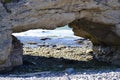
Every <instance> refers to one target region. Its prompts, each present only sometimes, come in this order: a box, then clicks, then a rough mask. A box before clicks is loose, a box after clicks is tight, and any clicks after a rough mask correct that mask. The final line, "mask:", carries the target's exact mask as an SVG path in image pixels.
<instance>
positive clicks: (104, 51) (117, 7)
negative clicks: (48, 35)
mask: <svg viewBox="0 0 120 80" xmlns="http://www.w3.org/2000/svg"><path fill="white" fill-rule="evenodd" d="M1 1H4V4H3V3H2V2H1ZM1 1H0V71H2V70H6V69H10V68H12V67H13V66H16V65H21V64H22V46H21V45H20V41H18V40H17V39H16V38H15V37H12V36H11V34H12V32H22V31H25V30H29V29H37V28H42V29H54V28H56V27H59V26H64V25H66V24H69V26H70V27H72V28H73V31H74V33H75V35H79V36H82V37H85V38H89V39H90V40H91V41H92V42H93V44H94V46H93V50H94V52H95V57H96V58H97V59H98V60H101V61H107V62H111V63H113V64H116V65H119V66H120V63H119V62H120V61H119V60H120V2H119V0H17V1H15V0H10V1H9V3H6V2H5V0H1ZM16 44H18V45H16ZM15 50H20V53H16V52H15Z"/></svg>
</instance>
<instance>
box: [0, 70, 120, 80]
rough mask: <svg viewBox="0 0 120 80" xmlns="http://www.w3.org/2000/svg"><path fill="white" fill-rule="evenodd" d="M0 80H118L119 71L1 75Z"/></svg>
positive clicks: (119, 77) (119, 78)
mask: <svg viewBox="0 0 120 80" xmlns="http://www.w3.org/2000/svg"><path fill="white" fill-rule="evenodd" d="M0 80H120V69H116V70H86V71H81V72H73V73H71V74H69V73H66V72H65V71H64V72H37V73H29V74H23V75H6V76H5V75H1V76H0Z"/></svg>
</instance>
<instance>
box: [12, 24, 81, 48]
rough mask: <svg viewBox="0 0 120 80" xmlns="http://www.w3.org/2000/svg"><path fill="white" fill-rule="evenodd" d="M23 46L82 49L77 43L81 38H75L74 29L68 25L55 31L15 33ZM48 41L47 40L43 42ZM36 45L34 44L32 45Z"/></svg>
mask: <svg viewBox="0 0 120 80" xmlns="http://www.w3.org/2000/svg"><path fill="white" fill-rule="evenodd" d="M13 35H14V36H16V37H17V38H18V39H19V40H20V41H21V42H22V43H23V44H24V46H23V47H32V48H34V47H38V45H65V46H72V47H78V46H79V47H80V46H81V45H80V44H78V43H77V42H76V40H78V39H83V38H81V37H78V36H75V35H74V33H73V31H72V29H71V28H69V27H68V26H67V25H66V26H64V27H60V28H56V29H54V30H45V29H35V30H28V31H25V32H21V33H13ZM42 39H46V40H42ZM30 43H34V44H30Z"/></svg>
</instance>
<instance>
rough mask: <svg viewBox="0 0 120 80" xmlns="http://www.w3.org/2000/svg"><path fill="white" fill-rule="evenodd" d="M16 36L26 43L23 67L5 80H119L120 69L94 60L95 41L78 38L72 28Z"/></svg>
mask: <svg viewBox="0 0 120 80" xmlns="http://www.w3.org/2000/svg"><path fill="white" fill-rule="evenodd" d="M56 32H57V33H56ZM60 34H61V35H60ZM13 35H15V36H16V37H17V38H18V39H19V40H21V42H22V43H23V52H24V55H23V65H21V66H17V67H14V68H13V70H12V71H10V72H7V74H6V73H3V74H2V75H1V76H0V79H1V80H94V79H96V80H108V79H111V80H119V77H120V75H119V71H120V70H119V68H118V67H117V66H113V65H111V64H108V63H105V62H100V61H98V60H94V58H93V57H94V54H93V50H92V43H91V41H89V40H88V39H84V38H81V37H77V36H74V34H73V32H72V29H70V28H68V26H65V27H61V28H58V29H55V30H42V29H39V30H30V31H26V32H23V33H14V34H13ZM33 36H34V37H33ZM107 76H109V77H107Z"/></svg>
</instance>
